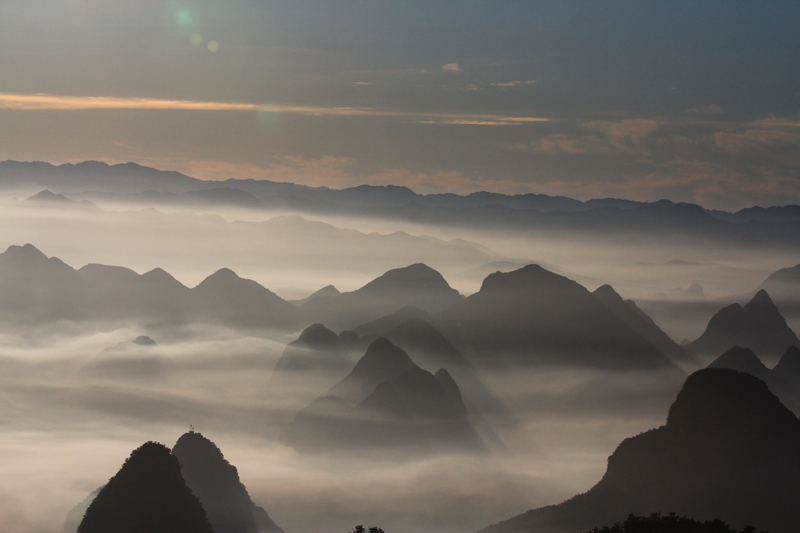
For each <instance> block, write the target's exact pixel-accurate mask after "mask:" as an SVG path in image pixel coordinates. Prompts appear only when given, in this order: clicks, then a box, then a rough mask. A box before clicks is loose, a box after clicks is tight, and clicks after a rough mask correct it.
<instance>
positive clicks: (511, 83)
mask: <svg viewBox="0 0 800 533" xmlns="http://www.w3.org/2000/svg"><path fill="white" fill-rule="evenodd" d="M535 83H536V80H527V81H506V82H503V83H490V85H494V86H495V87H524V86H526V85H533V84H535Z"/></svg>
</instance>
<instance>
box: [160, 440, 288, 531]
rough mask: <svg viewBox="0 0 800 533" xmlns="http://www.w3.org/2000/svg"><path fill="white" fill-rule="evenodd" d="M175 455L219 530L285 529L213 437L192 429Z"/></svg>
mask: <svg viewBox="0 0 800 533" xmlns="http://www.w3.org/2000/svg"><path fill="white" fill-rule="evenodd" d="M172 455H174V456H175V457H177V459H178V461H180V464H181V473H182V474H183V477H184V479H185V480H186V485H187V486H188V487H189V488H190V489H191V490H192V492H193V493H194V494H195V495H197V498H198V499H199V500H200V502H201V503H202V504H203V507H204V508H205V510H206V513H207V514H208V521H209V522H210V523H211V526H212V527H213V528H214V531H215V532H217V533H223V532H234V531H235V532H237V533H268V532H272V533H279V532H280V533H282V532H281V529H280V528H279V527H278V526H277V525H275V523H274V522H272V520H271V519H270V518H269V516H268V515H267V513H266V511H264V510H263V509H261V508H260V507H258V506H256V505H255V504H254V503H253V501H252V499H251V498H250V495H249V494H248V492H247V489H246V488H245V486H244V485H243V484H242V482H241V481H240V479H239V472H238V470H237V469H236V467H235V466H233V465H232V464H230V463H229V462H228V461H227V460H226V459H225V456H224V455H223V454H222V451H221V450H220V449H219V448H218V447H217V445H216V444H214V443H213V442H212V441H211V440H209V439H208V438H206V437H204V436H203V435H202V434H201V433H199V432H196V431H193V430H192V431H189V432H188V433H184V434H183V435H181V436H180V438H179V439H178V441H177V442H176V443H175V446H174V447H173V448H172Z"/></svg>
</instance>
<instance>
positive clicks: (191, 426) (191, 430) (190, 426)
mask: <svg viewBox="0 0 800 533" xmlns="http://www.w3.org/2000/svg"><path fill="white" fill-rule="evenodd" d="M189 433H194V426H193V425H192V424H189Z"/></svg>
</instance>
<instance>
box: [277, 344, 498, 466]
mask: <svg viewBox="0 0 800 533" xmlns="http://www.w3.org/2000/svg"><path fill="white" fill-rule="evenodd" d="M282 440H283V441H284V442H286V443H287V444H289V445H291V446H293V447H295V448H297V449H298V450H302V451H333V450H337V449H338V450H351V449H353V448H362V449H365V448H372V449H376V450H382V449H391V450H393V453H410V454H417V453H420V452H423V453H424V452H438V451H450V452H452V451H470V452H476V451H483V450H484V449H485V446H484V444H483V442H482V441H481V439H480V438H479V437H478V435H477V434H476V433H475V431H474V429H473V428H472V425H471V424H470V421H469V417H468V415H467V409H466V407H465V405H464V402H463V400H462V397H461V392H460V390H459V388H458V385H457V384H456V382H455V381H454V380H453V378H452V376H450V374H449V373H448V372H447V371H446V370H444V369H439V370H438V371H437V372H436V373H435V374H432V373H430V372H428V371H426V370H423V369H421V368H420V367H418V366H417V365H416V364H415V363H414V362H413V361H412V360H411V358H410V357H408V354H406V353H405V352H404V351H403V350H401V349H400V348H398V347H397V346H395V345H394V344H392V343H391V342H390V341H389V340H388V339H386V338H383V337H381V338H378V339H376V340H375V341H373V342H372V344H370V346H369V347H368V348H367V351H366V353H365V354H364V356H363V357H362V358H361V359H360V360H359V361H358V363H356V365H355V367H354V368H353V370H352V371H351V372H350V374H348V375H347V376H346V377H345V378H344V379H343V380H342V381H340V382H339V383H337V384H336V385H334V386H333V387H332V388H331V389H330V391H329V393H328V395H327V396H324V397H321V398H318V399H317V400H315V401H314V402H312V403H311V405H309V406H308V407H307V408H305V409H303V410H302V411H301V412H300V413H298V414H297V416H296V417H295V419H294V420H293V421H292V423H291V424H290V425H289V427H288V428H287V429H286V431H285V432H284V434H283V436H282Z"/></svg>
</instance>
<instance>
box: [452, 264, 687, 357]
mask: <svg viewBox="0 0 800 533" xmlns="http://www.w3.org/2000/svg"><path fill="white" fill-rule="evenodd" d="M441 321H442V322H443V325H444V327H445V329H444V330H443V333H444V334H445V335H446V336H447V337H448V338H449V339H452V340H453V341H455V343H456V345H457V346H459V347H461V348H462V350H464V351H465V352H466V353H467V355H469V356H470V358H471V359H472V360H473V361H474V362H475V363H476V364H504V363H508V362H513V363H516V364H525V365H530V364H554V365H568V366H591V367H598V368H609V369H620V370H622V369H655V368H675V366H674V364H673V363H672V362H671V361H670V360H669V359H668V358H667V357H666V356H665V355H664V354H663V353H661V352H660V351H659V350H658V349H657V348H656V347H654V346H653V345H652V344H651V343H649V342H648V341H647V340H645V339H644V338H643V337H642V336H641V335H640V334H638V333H637V332H636V331H634V330H633V329H632V328H631V327H630V326H628V325H627V324H625V323H624V322H623V321H622V320H620V319H619V318H617V317H616V316H615V315H614V314H613V313H609V311H608V309H607V308H606V307H605V306H603V304H601V303H600V302H599V301H598V299H597V298H595V297H594V296H592V294H591V293H590V292H589V291H588V290H586V288H584V287H583V286H581V285H579V284H578V283H576V282H574V281H572V280H570V279H567V278H565V277H563V276H559V275H557V274H554V273H552V272H549V271H547V270H545V269H543V268H542V267H540V266H538V265H528V266H526V267H524V268H521V269H520V270H515V271H514V272H509V273H500V272H497V273H495V274H492V275H490V276H489V277H487V278H486V279H485V280H484V282H483V286H482V287H481V290H480V291H479V292H477V293H476V294H473V295H472V296H470V297H468V298H466V299H465V300H463V301H462V302H459V303H457V304H456V305H454V306H452V307H451V308H449V309H447V310H445V311H444V312H443V313H442V314H441Z"/></svg>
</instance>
